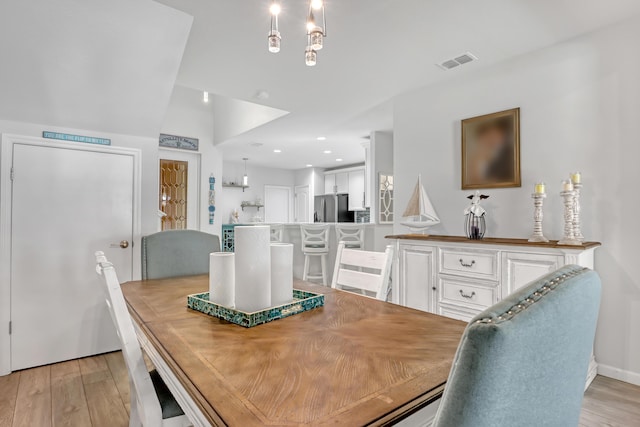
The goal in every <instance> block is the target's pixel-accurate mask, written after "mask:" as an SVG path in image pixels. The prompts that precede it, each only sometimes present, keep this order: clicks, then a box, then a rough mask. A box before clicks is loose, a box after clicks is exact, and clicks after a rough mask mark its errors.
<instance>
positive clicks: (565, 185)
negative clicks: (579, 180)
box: [562, 180, 573, 191]
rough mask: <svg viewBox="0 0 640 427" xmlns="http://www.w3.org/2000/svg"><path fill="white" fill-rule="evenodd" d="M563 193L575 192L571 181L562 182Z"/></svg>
mask: <svg viewBox="0 0 640 427" xmlns="http://www.w3.org/2000/svg"><path fill="white" fill-rule="evenodd" d="M562 191H573V183H572V182H571V181H570V180H565V181H562Z"/></svg>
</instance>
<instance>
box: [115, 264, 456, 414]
mask: <svg viewBox="0 0 640 427" xmlns="http://www.w3.org/2000/svg"><path fill="white" fill-rule="evenodd" d="M295 287H296V288H298V289H306V290H309V291H313V292H319V293H323V294H325V306H324V307H321V308H317V309H314V310H311V311H308V312H305V313H302V314H298V315H295V316H291V317H288V318H286V319H282V320H277V321H274V322H271V323H267V324H264V325H260V326H256V327H254V328H250V329H245V328H243V327H240V326H237V325H234V324H231V323H228V322H225V321H223V320H220V319H217V318H214V317H211V316H208V315H205V314H203V313H200V312H196V311H192V310H189V309H187V308H186V297H187V295H188V294H193V293H199V292H203V291H206V290H208V277H207V276H192V277H182V278H174V279H162V280H147V281H138V282H129V283H125V284H123V285H122V290H123V293H124V296H125V299H126V300H127V303H128V305H129V310H130V312H131V314H132V316H133V318H134V320H135V321H136V322H137V323H138V325H140V327H141V329H142V330H143V332H144V333H145V334H146V335H147V338H148V339H149V340H150V341H151V343H152V344H153V346H154V347H155V348H156V349H157V350H158V352H159V353H160V354H161V356H162V358H163V359H164V360H165V361H166V362H167V364H168V365H169V366H170V367H171V370H172V371H173V372H174V373H175V374H176V376H177V377H178V378H179V380H180V382H181V383H182V385H183V386H184V387H185V389H186V390H187V391H188V393H189V395H190V396H191V397H192V399H193V400H194V401H195V402H196V404H197V405H198V407H200V409H201V411H202V412H203V413H204V414H205V416H206V417H207V418H208V420H209V421H210V422H211V424H213V425H232V426H258V425H272V426H276V425H278V426H283V425H345V426H355V425H389V424H391V423H392V422H393V421H397V420H399V419H401V418H403V417H404V416H406V415H408V414H409V413H410V412H412V411H414V410H416V409H418V408H421V407H423V406H425V405H426V404H428V403H430V402H432V401H433V400H435V399H437V398H439V397H440V396H441V394H442V390H443V388H444V384H445V382H446V380H447V376H448V374H449V370H450V368H451V363H452V361H453V357H454V354H455V351H456V348H457V346H458V342H459V340H460V337H461V335H462V333H463V331H464V327H465V324H464V323H463V322H459V321H457V320H453V319H448V318H445V317H441V316H436V315H433V314H429V313H425V312H422V311H418V310H413V309H409V308H406V307H401V306H398V305H394V304H390V303H385V302H381V301H377V300H374V299H371V298H367V297H363V296H360V295H355V294H350V293H348V292H344V291H337V290H333V289H331V288H326V287H323V286H318V285H312V284H309V283H304V282H301V281H296V283H295Z"/></svg>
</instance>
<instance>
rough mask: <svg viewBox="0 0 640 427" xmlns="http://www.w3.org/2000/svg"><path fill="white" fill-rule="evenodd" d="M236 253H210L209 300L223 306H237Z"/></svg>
mask: <svg viewBox="0 0 640 427" xmlns="http://www.w3.org/2000/svg"><path fill="white" fill-rule="evenodd" d="M235 276H236V265H235V255H234V254H233V253H230V252H214V253H212V254H209V301H211V302H214V303H216V304H218V305H221V306H223V307H229V308H233V307H234V306H235V286H236V280H235Z"/></svg>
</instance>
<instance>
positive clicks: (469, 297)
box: [460, 289, 476, 299]
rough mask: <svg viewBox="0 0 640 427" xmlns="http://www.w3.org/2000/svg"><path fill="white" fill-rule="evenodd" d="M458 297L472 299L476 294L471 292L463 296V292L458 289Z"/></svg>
mask: <svg viewBox="0 0 640 427" xmlns="http://www.w3.org/2000/svg"><path fill="white" fill-rule="evenodd" d="M460 295H461V296H462V298H466V299H472V298H473V297H475V296H476V293H475V292H474V291H471V293H470V294H465V293H464V291H463V290H462V289H460Z"/></svg>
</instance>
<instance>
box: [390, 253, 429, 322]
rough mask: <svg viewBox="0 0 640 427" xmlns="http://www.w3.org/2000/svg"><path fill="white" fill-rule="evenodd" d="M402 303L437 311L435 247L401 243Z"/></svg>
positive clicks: (400, 295)
mask: <svg viewBox="0 0 640 427" xmlns="http://www.w3.org/2000/svg"><path fill="white" fill-rule="evenodd" d="M399 257H400V269H399V270H400V286H399V288H400V289H399V290H398V291H399V300H400V305H404V306H407V307H411V308H415V309H418V310H423V311H428V312H430V313H433V312H434V311H435V298H436V291H437V289H436V285H435V259H436V256H435V249H434V248H432V247H428V246H408V245H400V254H399Z"/></svg>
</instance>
